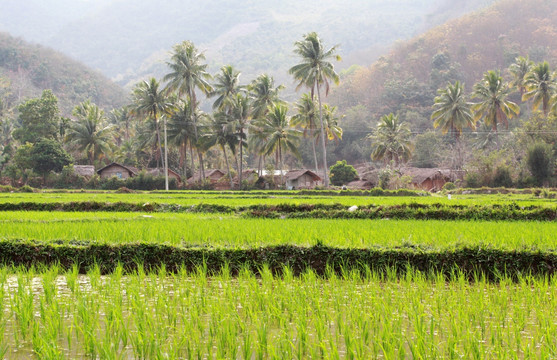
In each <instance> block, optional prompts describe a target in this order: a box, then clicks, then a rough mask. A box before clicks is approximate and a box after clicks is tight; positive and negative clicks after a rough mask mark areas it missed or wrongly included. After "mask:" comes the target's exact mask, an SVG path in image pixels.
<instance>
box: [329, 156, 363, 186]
mask: <svg viewBox="0 0 557 360" xmlns="http://www.w3.org/2000/svg"><path fill="white" fill-rule="evenodd" d="M329 176H330V178H331V183H332V184H333V185H336V186H340V185H344V184H347V183H349V182H351V181H354V180H356V179H358V173H357V172H356V169H354V167H353V166H352V165H348V164H347V163H346V160H342V161H337V163H336V164H335V165H333V166H331V167H330V169H329Z"/></svg>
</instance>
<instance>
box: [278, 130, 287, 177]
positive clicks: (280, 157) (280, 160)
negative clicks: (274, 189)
mask: <svg viewBox="0 0 557 360" xmlns="http://www.w3.org/2000/svg"><path fill="white" fill-rule="evenodd" d="M280 143H281V142H280V140H279V143H278V156H279V167H280V185H281V186H285V185H286V184H284V179H283V176H282V148H281V144H280Z"/></svg>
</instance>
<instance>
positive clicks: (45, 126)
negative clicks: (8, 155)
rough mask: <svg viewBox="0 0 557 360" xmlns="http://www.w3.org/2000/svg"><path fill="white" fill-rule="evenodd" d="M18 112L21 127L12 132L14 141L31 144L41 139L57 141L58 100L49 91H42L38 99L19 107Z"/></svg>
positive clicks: (58, 121) (58, 125)
mask: <svg viewBox="0 0 557 360" xmlns="http://www.w3.org/2000/svg"><path fill="white" fill-rule="evenodd" d="M18 110H19V118H18V122H19V124H20V125H21V126H20V127H19V128H18V129H16V130H15V131H14V133H13V137H14V139H16V140H19V142H20V143H26V142H29V143H32V144H34V143H36V142H38V141H40V140H42V139H53V140H56V139H58V132H59V129H60V110H59V109H58V99H57V98H56V96H54V94H53V93H52V91H51V90H44V91H43V93H42V95H41V97H40V98H35V99H31V100H28V101H26V102H24V103H23V104H21V105H19V106H18Z"/></svg>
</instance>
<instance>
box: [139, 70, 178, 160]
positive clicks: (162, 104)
mask: <svg viewBox="0 0 557 360" xmlns="http://www.w3.org/2000/svg"><path fill="white" fill-rule="evenodd" d="M159 87H160V84H159V82H158V81H157V79H155V78H150V79H149V80H144V81H141V82H140V83H138V84H137V85H136V86H135V88H134V89H133V92H132V96H133V102H134V105H133V109H132V111H133V112H134V113H135V114H137V115H139V116H140V117H142V118H144V119H149V120H151V121H152V122H153V125H154V130H155V136H156V145H155V148H156V150H155V154H156V155H155V157H156V160H157V168H159V169H160V159H161V157H162V144H161V135H160V126H159V117H160V116H162V115H164V114H166V113H168V112H169V111H170V109H171V108H172V103H171V102H170V101H169V99H168V97H167V95H166V93H165V92H164V91H162V90H161V89H159ZM157 146H158V148H157Z"/></svg>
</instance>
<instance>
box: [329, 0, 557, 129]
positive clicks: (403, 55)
mask: <svg viewBox="0 0 557 360" xmlns="http://www.w3.org/2000/svg"><path fill="white" fill-rule="evenodd" d="M556 24H557V1H547V0H533V1H527V2H526V1H520V0H505V1H500V2H498V3H497V4H496V5H494V6H492V7H489V8H487V9H485V10H482V11H479V12H475V13H471V14H469V15H466V16H463V17H462V18H459V19H456V20H452V21H449V22H448V23H446V24H443V25H441V26H438V27H436V28H434V29H432V30H430V31H428V32H426V33H424V34H423V35H419V36H417V37H416V38H414V39H412V40H410V41H407V42H403V43H399V44H398V45H397V46H395V47H394V49H393V50H392V51H391V52H390V53H389V54H388V55H385V56H382V57H381V58H380V59H379V60H378V61H377V62H375V63H373V64H372V65H371V66H369V67H362V68H359V69H358V70H357V71H355V72H354V73H353V74H351V75H350V76H347V77H346V78H344V79H343V81H342V82H341V86H340V87H338V88H336V89H335V90H334V94H333V96H332V98H331V100H330V101H331V102H333V103H335V104H337V105H339V107H340V108H341V109H343V110H345V111H347V110H348V109H350V108H351V107H353V106H357V105H363V106H365V107H366V108H367V110H368V112H369V114H370V115H371V117H373V118H378V116H381V115H382V114H386V113H388V112H396V111H399V110H405V109H406V110H408V109H411V110H413V111H418V112H419V113H421V115H422V116H423V117H426V118H427V117H429V115H430V113H431V105H432V104H433V98H434V97H435V95H436V91H437V89H439V88H441V87H444V86H445V85H446V83H447V81H455V80H460V81H461V82H464V83H465V85H466V89H467V90H469V91H470V90H471V88H472V86H473V85H474V83H475V82H477V81H478V80H480V79H481V77H482V74H483V73H484V72H485V71H487V70H505V69H506V68H507V67H508V66H509V65H511V64H512V63H513V62H514V61H515V59H516V57H518V56H529V59H530V60H532V61H534V62H539V61H542V60H547V61H549V62H550V64H555V63H556V61H557V25H556ZM428 124H429V125H430V127H431V124H430V122H429V121H428Z"/></svg>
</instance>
